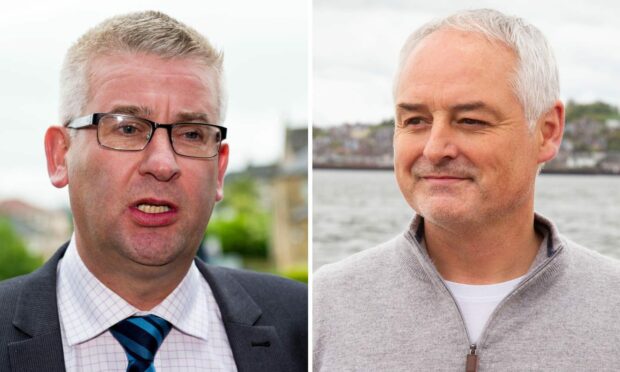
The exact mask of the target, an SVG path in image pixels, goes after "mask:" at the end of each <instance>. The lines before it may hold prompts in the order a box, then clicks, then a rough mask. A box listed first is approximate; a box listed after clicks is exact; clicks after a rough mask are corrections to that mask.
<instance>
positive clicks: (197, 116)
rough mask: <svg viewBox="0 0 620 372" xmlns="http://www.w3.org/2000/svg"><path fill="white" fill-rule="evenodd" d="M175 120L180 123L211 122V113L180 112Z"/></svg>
mask: <svg viewBox="0 0 620 372" xmlns="http://www.w3.org/2000/svg"><path fill="white" fill-rule="evenodd" d="M175 121H176V122H178V123H183V122H195V121H199V122H202V123H210V122H209V115H207V114H205V113H203V112H180V113H178V114H177V115H176V120H175ZM210 124H211V123H210Z"/></svg>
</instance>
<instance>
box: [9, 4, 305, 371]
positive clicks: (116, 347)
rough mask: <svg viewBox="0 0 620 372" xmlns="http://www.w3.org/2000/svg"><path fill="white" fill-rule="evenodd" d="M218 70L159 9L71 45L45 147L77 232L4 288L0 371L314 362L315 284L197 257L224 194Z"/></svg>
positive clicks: (216, 57) (212, 54)
mask: <svg viewBox="0 0 620 372" xmlns="http://www.w3.org/2000/svg"><path fill="white" fill-rule="evenodd" d="M221 78H222V55H221V54H220V53H219V52H218V51H216V50H215V49H213V47H212V46H211V45H210V44H209V42H208V41H207V39H206V38H204V37H203V36H202V35H200V34H198V33H197V32H196V31H195V30H193V29H192V28H190V27H188V26H186V25H184V24H181V23H180V22H178V21H176V20H174V19H172V18H170V17H168V16H166V15H164V14H162V13H158V12H139V13H132V14H128V15H124V16H118V17H114V18H111V19H109V20H106V21H104V22H103V23H101V24H100V25H98V26H96V27H95V28H93V29H91V30H90V31H88V32H87V33H86V34H85V35H84V36H82V37H81V38H80V39H79V40H78V41H77V43H76V44H75V45H73V46H72V47H71V48H70V49H69V51H68V53H67V56H66V59H65V63H64V66H63V69H62V76H61V113H60V114H61V120H62V123H63V125H62V126H52V127H50V128H49V129H48V131H47V133H46V136H45V150H46V155H47V164H48V171H49V175H50V179H51V182H52V184H53V185H54V186H56V187H59V188H60V187H65V186H68V187H69V197H70V201H71V209H72V212H73V217H74V227H75V229H74V233H73V236H72V237H71V240H70V242H68V243H67V244H65V245H63V246H62V247H61V248H60V249H59V250H58V252H57V253H56V254H55V255H54V256H53V257H52V258H51V259H50V261H49V262H48V263H46V264H45V265H44V266H43V267H42V268H41V269H39V270H37V271H36V272H34V273H32V274H30V275H27V276H24V277H20V278H16V279H13V280H10V281H7V282H4V283H1V284H0V298H1V299H2V302H1V303H0V345H2V347H0V370H2V371H40V370H46V371H63V370H68V371H86V370H88V371H104V370H105V371H110V370H115V371H120V370H127V371H154V370H155V369H157V370H160V371H194V370H196V371H197V370H221V371H234V370H239V371H301V370H306V368H307V367H306V366H307V355H306V354H307V308H306V306H307V297H306V296H307V295H306V292H307V291H306V287H305V286H304V285H302V284H299V283H296V282H292V281H289V280H285V279H281V278H277V277H274V276H270V275H264V274H257V273H250V272H244V271H239V270H232V269H225V268H219V267H212V266H207V265H205V264H204V263H203V262H201V261H199V260H196V259H195V254H196V251H197V248H198V247H199V245H200V241H201V239H202V237H203V235H204V231H205V228H206V225H207V222H208V220H209V217H210V215H211V212H212V210H213V207H214V205H215V203H216V202H217V201H218V200H220V199H222V197H223V182H224V173H225V170H226V165H227V162H228V151H229V148H228V144H226V143H225V142H222V141H223V140H224V139H226V133H227V129H226V128H225V127H223V126H222V125H221V123H222V119H223V114H224V112H223V110H224V106H225V104H224V97H223V92H222V86H221V85H222V79H221Z"/></svg>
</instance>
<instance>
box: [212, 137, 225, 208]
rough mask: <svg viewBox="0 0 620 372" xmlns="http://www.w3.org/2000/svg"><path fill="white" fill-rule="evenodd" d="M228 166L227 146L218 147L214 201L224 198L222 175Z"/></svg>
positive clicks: (223, 144)
mask: <svg viewBox="0 0 620 372" xmlns="http://www.w3.org/2000/svg"><path fill="white" fill-rule="evenodd" d="M227 166H228V144H227V143H222V144H221V145H220V153H219V155H218V157H217V191H216V194H215V200H216V201H220V200H222V199H223V198H224V174H225V173H226V167H227Z"/></svg>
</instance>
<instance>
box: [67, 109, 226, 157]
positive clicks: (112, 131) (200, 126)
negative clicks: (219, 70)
mask: <svg viewBox="0 0 620 372" xmlns="http://www.w3.org/2000/svg"><path fill="white" fill-rule="evenodd" d="M90 126H96V127H97V142H99V144H100V145H101V146H103V147H106V148H109V149H113V150H120V151H142V150H144V149H145V148H146V146H147V145H148V144H149V142H150V141H151V139H152V138H153V133H155V130H156V129H157V128H165V129H166V130H167V131H168V137H169V138H170V143H171V144H172V149H173V150H174V152H175V153H177V154H178V155H182V156H189V157H194V158H212V157H214V156H217V154H218V153H219V151H220V145H221V143H222V140H224V139H225V138H226V128H225V127H222V126H219V125H214V124H207V123H175V124H160V123H156V122H154V121H151V120H147V119H143V118H139V117H136V116H131V115H124V114H106V113H95V114H91V115H87V116H83V117H80V118H77V119H73V120H71V121H70V122H69V123H67V124H66V127H67V128H72V129H83V128H87V127H90Z"/></svg>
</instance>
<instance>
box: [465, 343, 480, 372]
mask: <svg viewBox="0 0 620 372" xmlns="http://www.w3.org/2000/svg"><path fill="white" fill-rule="evenodd" d="M477 370H478V355H476V344H471V346H470V347H469V354H467V361H466V362H465V372H476V371H477Z"/></svg>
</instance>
